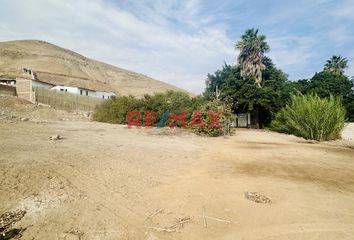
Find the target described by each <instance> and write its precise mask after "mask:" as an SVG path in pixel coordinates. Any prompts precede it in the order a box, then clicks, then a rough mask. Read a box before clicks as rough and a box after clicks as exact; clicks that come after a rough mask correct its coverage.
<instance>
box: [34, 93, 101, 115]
mask: <svg viewBox="0 0 354 240" xmlns="http://www.w3.org/2000/svg"><path fill="white" fill-rule="evenodd" d="M34 91H35V97H36V101H37V102H40V103H44V104H47V105H50V106H52V107H53V108H56V109H62V110H82V111H93V110H94V109H95V107H96V106H97V105H98V104H100V103H102V102H103V100H101V99H98V98H93V97H87V96H80V95H76V94H71V93H67V92H60V91H55V90H49V89H45V88H35V89H34Z"/></svg>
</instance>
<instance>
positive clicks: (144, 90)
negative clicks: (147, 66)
mask: <svg viewBox="0 0 354 240" xmlns="http://www.w3.org/2000/svg"><path fill="white" fill-rule="evenodd" d="M24 67H26V68H31V69H32V70H33V71H34V72H35V73H36V75H37V78H38V80H41V81H45V82H49V83H53V84H56V85H60V84H62V85H68V86H81V87H85V88H89V89H94V90H104V91H113V92H116V93H117V94H119V95H133V96H137V97H139V96H142V95H144V94H152V93H156V92H165V91H168V90H175V91H183V92H186V91H184V90H182V89H180V88H177V87H175V86H173V85H170V84H167V83H164V82H162V81H158V80H155V79H153V78H150V77H148V76H145V75H143V74H139V73H135V72H132V71H128V70H125V69H122V68H119V67H115V66H112V65H109V64H105V63H103V62H99V61H95V60H92V59H89V58H86V57H84V56H82V55H80V54H77V53H75V52H73V51H70V50H67V49H64V48H61V47H58V46H56V45H53V44H50V43H47V42H43V41H38V40H20V41H9V42H0V77H17V76H21V75H22V72H21V70H22V68H24Z"/></svg>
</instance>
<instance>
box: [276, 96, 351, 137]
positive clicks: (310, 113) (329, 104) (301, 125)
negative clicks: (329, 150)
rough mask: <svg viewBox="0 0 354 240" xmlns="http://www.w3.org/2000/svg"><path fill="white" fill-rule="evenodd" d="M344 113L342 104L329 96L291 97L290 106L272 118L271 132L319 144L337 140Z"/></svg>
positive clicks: (342, 124) (337, 99)
mask: <svg viewBox="0 0 354 240" xmlns="http://www.w3.org/2000/svg"><path fill="white" fill-rule="evenodd" d="M344 120H345V110H344V108H343V106H342V103H341V100H340V99H339V98H335V97H333V96H330V97H329V98H320V97H318V96H317V95H294V96H292V102H291V103H290V104H289V105H287V106H286V107H284V108H283V109H281V110H280V111H279V112H278V113H277V114H276V116H275V119H274V120H273V122H272V125H271V128H272V129H274V130H276V131H279V132H285V133H289V134H294V135H296V136H300V137H303V138H305V139H313V140H318V141H326V140H332V139H336V138H339V137H340V132H341V130H342V128H343V126H344Z"/></svg>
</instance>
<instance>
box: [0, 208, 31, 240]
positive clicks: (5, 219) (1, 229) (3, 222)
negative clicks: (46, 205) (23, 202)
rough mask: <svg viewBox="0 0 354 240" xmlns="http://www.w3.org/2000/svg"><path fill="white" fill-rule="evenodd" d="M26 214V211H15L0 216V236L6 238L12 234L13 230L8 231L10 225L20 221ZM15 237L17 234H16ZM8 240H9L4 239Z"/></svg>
mask: <svg viewBox="0 0 354 240" xmlns="http://www.w3.org/2000/svg"><path fill="white" fill-rule="evenodd" d="M25 214H26V211H23V210H16V211H13V212H5V213H3V214H1V215H0V235H2V236H7V235H10V234H13V230H12V229H10V228H11V227H12V225H14V224H15V223H16V222H18V221H20V220H21V219H22V218H23V217H24V216H25ZM16 235H17V234H16ZM5 239H9V238H5Z"/></svg>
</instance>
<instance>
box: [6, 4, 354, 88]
mask: <svg viewBox="0 0 354 240" xmlns="http://www.w3.org/2000/svg"><path fill="white" fill-rule="evenodd" d="M250 27H256V28H259V29H260V32H261V33H263V34H265V35H266V36H267V41H268V43H269V44H270V47H271V51H270V53H269V54H268V55H269V56H270V57H271V58H272V59H273V60H274V62H275V63H276V64H277V65H278V67H280V68H281V69H282V70H283V71H284V72H286V73H287V74H289V78H290V79H291V80H296V79H299V78H309V77H311V76H312V75H313V74H314V72H316V71H320V70H321V69H322V67H323V65H324V63H325V61H326V59H328V58H330V57H331V56H332V55H333V54H341V55H343V56H344V57H347V58H348V60H349V66H350V67H349V69H348V70H347V72H346V73H347V74H348V75H354V0H310V1H309V0H296V1H284V0H269V1H266V0H253V1H249V0H224V1H213V0H206V1H202V0H171V1H168V0H145V1H142V0H141V1H140V0H136V1H127V0H121V1H114V0H109V1H108V0H106V1H105V0H71V1H69V0H0V41H7V40H16V39H40V40H45V41H49V42H51V43H54V44H57V45H59V46H61V47H65V48H68V49H71V50H73V51H76V52H78V53H80V54H83V55H85V56H87V57H90V58H94V59H97V60H101V61H104V62H107V63H111V64H113V65H116V66H119V67H123V68H126V69H130V70H133V71H136V72H139V73H144V74H146V75H149V76H151V77H154V78H156V79H159V80H162V81H165V82H169V83H172V84H174V85H177V86H179V87H182V88H184V89H187V90H189V91H192V92H194V93H200V92H201V91H203V89H204V86H205V84H204V83H205V78H206V75H207V73H209V72H210V73H211V72H214V71H215V70H217V69H218V68H220V67H221V66H222V65H223V62H224V61H225V62H227V63H235V61H236V56H237V52H236V51H235V50H234V43H235V41H237V40H238V39H239V38H240V36H241V35H242V33H243V32H244V31H245V29H247V28H250ZM0 57H1V56H0Z"/></svg>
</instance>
